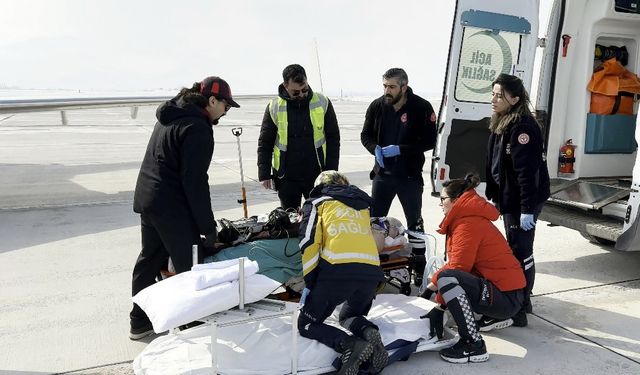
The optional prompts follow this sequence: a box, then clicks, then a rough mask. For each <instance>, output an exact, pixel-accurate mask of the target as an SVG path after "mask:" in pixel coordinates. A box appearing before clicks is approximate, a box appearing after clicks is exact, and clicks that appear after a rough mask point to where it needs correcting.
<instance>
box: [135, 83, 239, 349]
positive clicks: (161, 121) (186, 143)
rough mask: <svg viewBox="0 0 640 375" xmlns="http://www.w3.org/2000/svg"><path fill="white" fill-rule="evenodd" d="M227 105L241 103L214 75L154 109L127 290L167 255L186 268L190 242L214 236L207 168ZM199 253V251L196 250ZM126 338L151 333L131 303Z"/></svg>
mask: <svg viewBox="0 0 640 375" xmlns="http://www.w3.org/2000/svg"><path fill="white" fill-rule="evenodd" d="M231 107H240V106H239V105H238V103H236V102H235V101H234V100H233V97H232V96H231V89H230V88H229V84H227V82H226V81H225V80H223V79H222V78H219V77H207V78H205V79H204V80H203V81H202V82H196V83H194V84H193V86H192V87H191V88H183V89H182V90H181V91H180V93H179V94H178V95H177V96H176V97H175V98H173V99H171V100H169V101H167V102H165V103H163V104H161V105H160V107H158V110H157V111H156V117H157V118H158V122H157V123H156V125H155V127H154V129H153V133H152V134H151V139H150V140H149V145H148V146H147V151H146V153H145V155H144V159H143V161H142V166H141V167H140V173H139V175H138V181H137V183H136V190H135V194H134V198H133V210H134V211H135V212H137V213H139V214H140V219H141V225H142V251H141V252H140V255H139V256H138V260H137V261H136V265H135V267H134V269H133V281H132V295H134V296H135V295H136V294H137V293H138V292H139V291H141V290H142V289H144V288H146V287H148V286H150V285H152V284H154V283H155V279H156V276H157V275H158V274H159V273H160V270H161V268H162V266H163V265H164V264H166V262H167V258H168V257H171V261H172V262H173V265H174V267H175V270H176V272H178V273H180V272H184V271H188V270H190V269H191V266H192V258H191V246H192V245H193V244H199V245H200V246H203V247H208V248H211V247H213V244H214V243H215V242H216V239H217V230H216V222H215V220H214V218H213V211H212V210H211V196H210V195H209V176H208V175H207V171H208V170H209V165H210V164H211V157H212V156H213V145H214V142H213V128H212V125H216V124H217V123H218V120H219V119H220V118H221V117H222V116H224V115H225V114H226V113H227V111H229V109H230V108H231ZM199 253H202V252H199ZM129 316H130V319H131V331H130V334H129V338H130V339H132V340H139V339H141V338H143V337H146V336H149V335H151V334H152V333H153V327H152V326H151V322H150V321H149V318H148V317H147V315H146V314H145V313H144V311H142V309H141V308H140V307H139V306H138V305H136V304H134V305H133V309H132V310H131V313H130V314H129Z"/></svg>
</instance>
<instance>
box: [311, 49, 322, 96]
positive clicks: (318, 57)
mask: <svg viewBox="0 0 640 375" xmlns="http://www.w3.org/2000/svg"><path fill="white" fill-rule="evenodd" d="M313 45H314V47H315V50H316V63H317V64H318V76H319V77H320V92H321V93H324V88H323V87H322V72H320V54H319V53H318V40H317V39H316V38H313Z"/></svg>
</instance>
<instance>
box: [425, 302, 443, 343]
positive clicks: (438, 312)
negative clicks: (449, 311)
mask: <svg viewBox="0 0 640 375" xmlns="http://www.w3.org/2000/svg"><path fill="white" fill-rule="evenodd" d="M424 318H429V338H433V337H434V336H436V335H437V336H438V339H442V336H443V334H444V323H443V319H444V310H442V307H440V306H436V307H434V308H433V309H431V311H429V312H428V313H427V314H425V315H422V316H421V317H420V319H424Z"/></svg>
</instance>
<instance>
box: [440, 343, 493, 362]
mask: <svg viewBox="0 0 640 375" xmlns="http://www.w3.org/2000/svg"><path fill="white" fill-rule="evenodd" d="M440 357H442V359H444V360H445V361H447V362H451V363H467V362H473V363H478V362H486V361H487V360H488V359H489V353H487V346H486V345H485V344H484V340H480V341H476V342H472V343H466V342H463V341H462V340H460V341H458V342H457V343H456V344H455V345H453V346H452V347H450V348H447V349H442V350H441V351H440Z"/></svg>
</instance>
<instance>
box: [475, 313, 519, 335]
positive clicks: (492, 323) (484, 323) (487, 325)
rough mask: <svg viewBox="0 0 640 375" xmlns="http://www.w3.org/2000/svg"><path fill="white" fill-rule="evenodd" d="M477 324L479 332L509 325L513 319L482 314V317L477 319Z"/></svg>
mask: <svg viewBox="0 0 640 375" xmlns="http://www.w3.org/2000/svg"><path fill="white" fill-rule="evenodd" d="M477 324H478V330H480V332H489V331H493V330H494V329H503V328H507V327H510V326H511V325H512V324H513V319H511V318H508V319H495V318H491V317H489V316H486V315H483V316H482V318H480V320H478V322H477Z"/></svg>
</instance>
